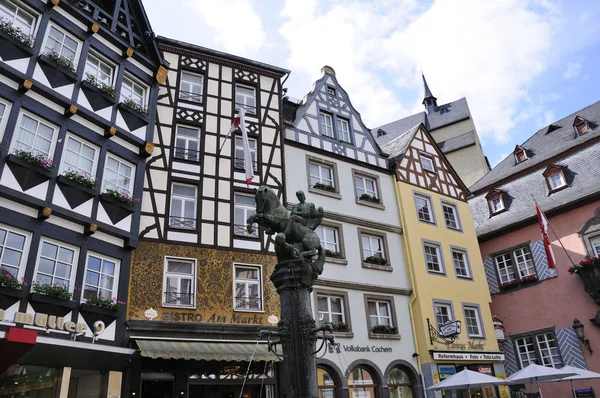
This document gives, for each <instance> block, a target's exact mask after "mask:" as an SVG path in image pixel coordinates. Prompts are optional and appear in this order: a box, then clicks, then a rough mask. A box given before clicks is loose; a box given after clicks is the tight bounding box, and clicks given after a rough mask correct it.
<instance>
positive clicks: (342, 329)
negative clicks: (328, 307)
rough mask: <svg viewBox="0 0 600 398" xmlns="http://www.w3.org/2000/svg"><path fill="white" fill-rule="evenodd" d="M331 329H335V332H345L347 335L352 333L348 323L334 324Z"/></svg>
mask: <svg viewBox="0 0 600 398" xmlns="http://www.w3.org/2000/svg"><path fill="white" fill-rule="evenodd" d="M331 327H332V328H333V331H334V332H344V333H347V332H349V331H350V326H349V325H348V324H347V323H344V322H340V323H332V324H331Z"/></svg>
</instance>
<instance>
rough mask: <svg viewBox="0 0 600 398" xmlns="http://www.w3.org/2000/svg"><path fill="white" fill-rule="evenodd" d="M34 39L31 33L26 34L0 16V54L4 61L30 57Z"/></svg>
mask: <svg viewBox="0 0 600 398" xmlns="http://www.w3.org/2000/svg"><path fill="white" fill-rule="evenodd" d="M34 40H35V37H34V36H33V35H26V34H25V33H23V31H22V30H21V28H19V27H17V26H14V25H13V23H12V22H11V21H8V20H6V19H4V18H1V17H0V56H2V59H3V60H4V61H12V60H15V59H21V58H29V57H31V56H32V55H33V44H34Z"/></svg>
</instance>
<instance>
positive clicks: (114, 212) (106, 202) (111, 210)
mask: <svg viewBox="0 0 600 398" xmlns="http://www.w3.org/2000/svg"><path fill="white" fill-rule="evenodd" d="M100 201H101V202H102V207H104V210H105V211H106V214H108V217H109V218H110V220H111V221H112V223H113V224H116V223H118V222H119V221H121V220H123V219H124V218H125V217H127V216H128V215H130V214H133V212H135V205H130V204H127V203H124V202H122V201H120V200H118V199H115V198H114V197H112V196H111V195H109V194H107V193H103V194H102V195H100Z"/></svg>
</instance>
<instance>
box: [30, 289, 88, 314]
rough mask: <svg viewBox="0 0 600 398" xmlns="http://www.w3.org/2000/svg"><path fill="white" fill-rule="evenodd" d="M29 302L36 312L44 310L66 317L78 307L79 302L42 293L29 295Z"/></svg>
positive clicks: (46, 312)
mask: <svg viewBox="0 0 600 398" xmlns="http://www.w3.org/2000/svg"><path fill="white" fill-rule="evenodd" d="M29 303H30V304H31V306H32V307H33V309H34V310H35V312H42V313H44V314H48V315H54V316H57V317H64V316H65V315H67V314H68V313H69V312H71V311H73V310H74V309H75V308H77V303H76V302H75V301H73V300H59V299H57V298H54V297H50V296H47V295H45V294H41V293H31V294H30V295H29Z"/></svg>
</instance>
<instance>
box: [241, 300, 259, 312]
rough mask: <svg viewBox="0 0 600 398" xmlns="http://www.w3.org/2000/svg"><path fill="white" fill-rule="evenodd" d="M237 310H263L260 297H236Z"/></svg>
mask: <svg viewBox="0 0 600 398" xmlns="http://www.w3.org/2000/svg"><path fill="white" fill-rule="evenodd" d="M235 309H236V310H249V311H262V300H261V298H260V297H235Z"/></svg>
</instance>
